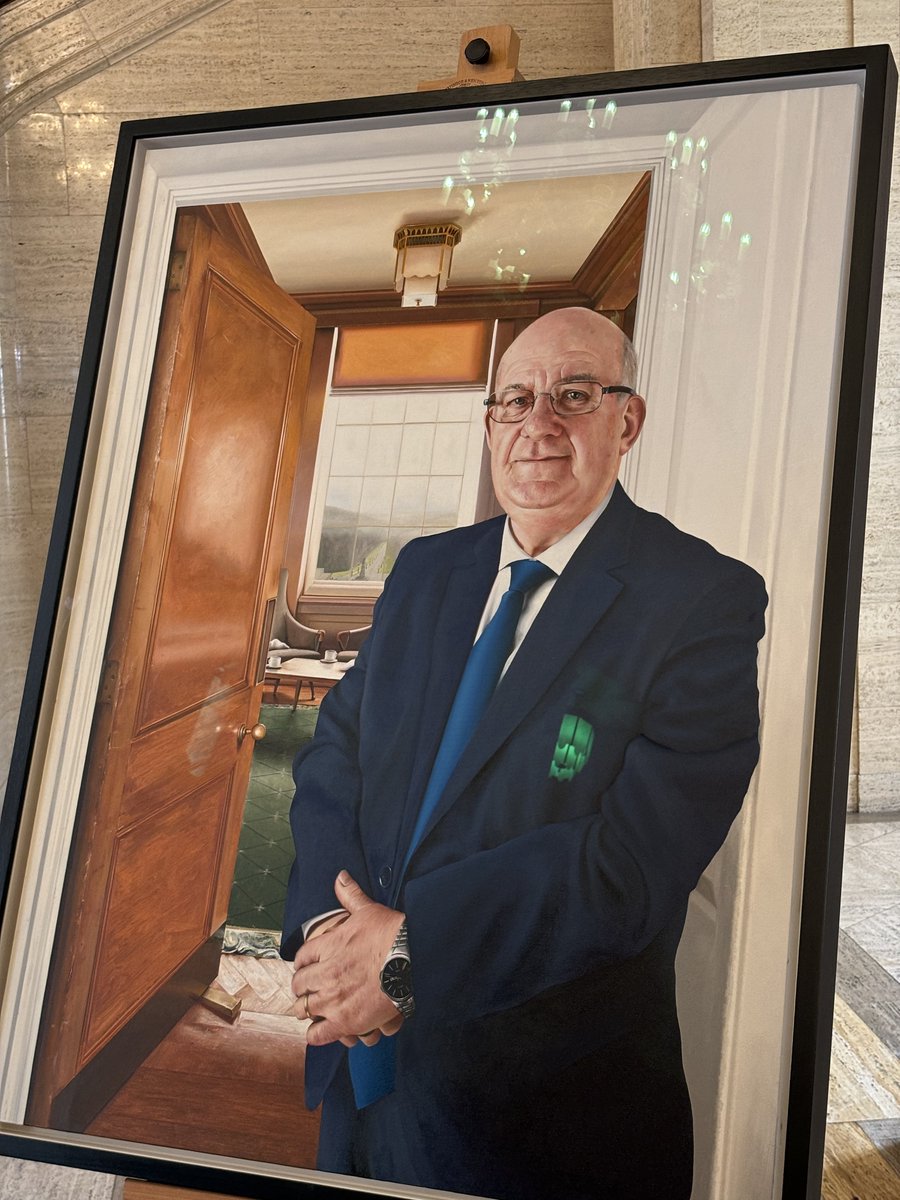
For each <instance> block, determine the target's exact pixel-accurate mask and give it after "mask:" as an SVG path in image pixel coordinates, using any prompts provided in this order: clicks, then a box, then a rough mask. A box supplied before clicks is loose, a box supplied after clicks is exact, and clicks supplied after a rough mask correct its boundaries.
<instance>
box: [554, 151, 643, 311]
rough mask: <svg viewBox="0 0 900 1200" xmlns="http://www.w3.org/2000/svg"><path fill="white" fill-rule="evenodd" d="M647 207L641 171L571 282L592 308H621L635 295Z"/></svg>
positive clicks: (639, 274)
mask: <svg viewBox="0 0 900 1200" xmlns="http://www.w3.org/2000/svg"><path fill="white" fill-rule="evenodd" d="M649 206H650V172H649V171H645V172H644V174H643V175H642V176H641V178H640V180H639V181H638V183H637V184H636V185H635V187H634V190H633V191H632V192H631V195H630V196H629V197H628V199H627V200H626V201H625V203H624V204H623V205H622V207H621V208H620V209H619V211H618V212H617V213H616V215H615V217H614V218H613V220H612V222H611V223H610V225H609V226H608V228H607V229H606V230H605V231H604V233H603V236H602V237H601V238H600V240H599V241H598V242H597V245H596V246H595V247H594V249H593V250H592V251H591V253H590V254H589V255H588V257H587V258H586V259H585V260H584V262H583V263H582V265H581V266H580V267H579V268H578V270H577V271H576V272H575V276H574V278H573V279H572V286H573V288H575V290H577V291H579V292H583V293H584V294H585V295H587V296H588V297H589V298H590V301H589V302H590V305H591V307H592V308H596V309H603V310H604V311H605V310H607V309H609V310H615V309H624V308H627V307H628V305H629V304H630V303H631V301H632V300H633V299H634V297H635V296H636V295H637V289H638V283H639V282H640V276H641V261H642V259H643V256H644V233H645V230H646V228H647V211H648V208H649Z"/></svg>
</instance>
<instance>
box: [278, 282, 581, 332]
mask: <svg viewBox="0 0 900 1200" xmlns="http://www.w3.org/2000/svg"><path fill="white" fill-rule="evenodd" d="M292 296H293V299H294V300H296V301H297V303H298V304H302V305H303V307H304V308H305V309H306V310H307V312H310V313H312V315H313V316H314V317H315V318H316V320H317V321H318V322H319V324H320V325H329V324H331V325H367V324H371V323H381V322H384V321H390V322H392V323H396V324H405V323H406V322H410V323H412V324H419V323H421V322H428V321H439V322H440V321H450V320H485V319H488V318H490V319H493V318H494V317H496V316H497V315H498V311H500V310H502V312H503V315H504V316H507V315H508V316H527V315H533V316H539V315H540V313H541V312H545V311H547V310H548V309H549V308H564V307H567V306H569V305H589V304H590V303H591V299H590V297H589V296H587V295H586V294H585V293H583V292H581V291H578V290H577V289H576V288H573V287H572V284H571V282H570V281H569V280H560V281H558V282H550V283H530V284H529V285H528V287H527V288H525V289H523V288H518V287H514V286H510V287H495V286H493V285H491V284H487V285H484V286H481V287H458V288H454V287H448V288H446V289H445V290H444V291H443V292H441V294H440V298H439V299H438V302H437V305H436V307H434V308H401V307H400V296H399V294H398V293H397V292H395V291H394V290H393V288H385V289H383V290H380V291H359V292H294V293H292Z"/></svg>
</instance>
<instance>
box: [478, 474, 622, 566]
mask: <svg viewBox="0 0 900 1200" xmlns="http://www.w3.org/2000/svg"><path fill="white" fill-rule="evenodd" d="M615 486H616V485H615V483H613V486H612V487H611V488H610V489H609V491H608V492H607V493H606V495H605V496H604V498H603V499H602V500H601V501H600V503H599V504H598V505H597V507H596V508H595V509H593V511H592V512H589V513H588V515H587V516H586V517H585V518H584V520H583V521H579V523H578V524H577V525H576V526H575V528H574V529H570V530H569V532H568V533H565V534H563V536H562V537H561V538H560V539H559V541H558V542H554V543H553V545H552V546H548V547H547V549H546V550H542V551H541V552H540V554H536V555H535V556H534V557H535V558H536V559H537V560H538V562H542V563H544V564H545V565H546V566H548V567H549V568H550V569H551V570H552V571H554V572H555V573H556V574H557V575H561V574H562V573H563V570H564V569H565V567H566V566H568V563H569V559H570V558H571V557H572V555H573V554H574V553H575V551H576V550H577V549H578V547H579V546H580V545H581V543H582V542H583V541H584V539H585V538H586V537H587V535H588V531H589V530H590V529H591V527H592V526H593V525H594V524H595V523H596V522H597V521H598V520H599V519H600V517H601V516H602V515H603V513H604V511H605V510H606V506H607V505H608V504H609V502H610V500H611V499H612V494H613V489H614V488H615ZM527 557H528V555H527V554H526V553H525V551H524V550H523V549H522V547H521V546H520V545H519V543H518V542H517V541H516V539H515V536H514V535H513V531H512V528H511V526H510V523H509V517H507V518H506V522H505V524H504V526H503V540H502V541H501V543H500V565H499V567H498V571H502V570H504V569H505V568H506V567H508V566H509V565H510V563H514V562H516V561H517V560H518V559H520V558H527Z"/></svg>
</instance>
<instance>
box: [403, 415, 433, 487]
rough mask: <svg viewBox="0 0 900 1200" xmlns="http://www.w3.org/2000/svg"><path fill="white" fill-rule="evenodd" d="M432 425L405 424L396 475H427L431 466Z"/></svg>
mask: <svg viewBox="0 0 900 1200" xmlns="http://www.w3.org/2000/svg"><path fill="white" fill-rule="evenodd" d="M433 442H434V425H405V426H404V427H403V440H402V442H401V444H400V465H399V467H398V468H397V474H398V475H427V474H428V469H429V467H430V466H431V447H432V444H433Z"/></svg>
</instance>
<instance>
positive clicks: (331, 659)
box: [324, 650, 337, 663]
mask: <svg viewBox="0 0 900 1200" xmlns="http://www.w3.org/2000/svg"><path fill="white" fill-rule="evenodd" d="M324 659H325V662H327V663H336V662H337V650H326V651H325V654H324Z"/></svg>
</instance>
